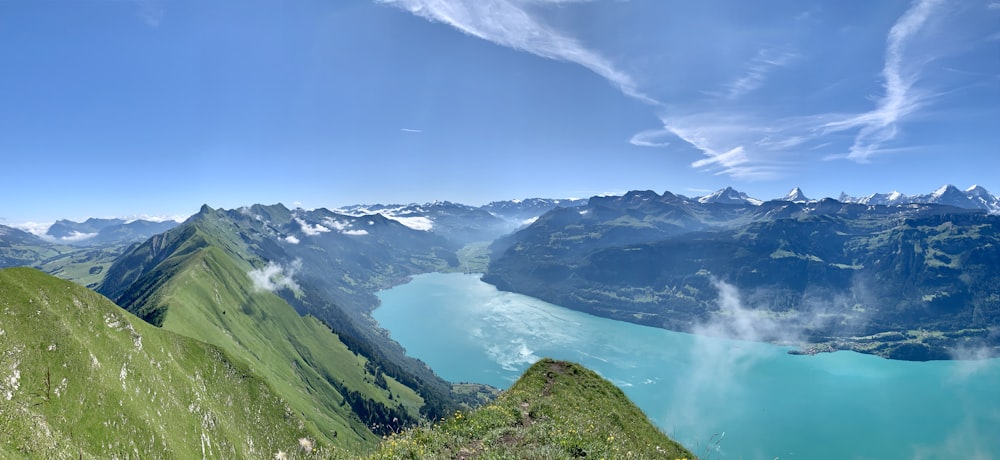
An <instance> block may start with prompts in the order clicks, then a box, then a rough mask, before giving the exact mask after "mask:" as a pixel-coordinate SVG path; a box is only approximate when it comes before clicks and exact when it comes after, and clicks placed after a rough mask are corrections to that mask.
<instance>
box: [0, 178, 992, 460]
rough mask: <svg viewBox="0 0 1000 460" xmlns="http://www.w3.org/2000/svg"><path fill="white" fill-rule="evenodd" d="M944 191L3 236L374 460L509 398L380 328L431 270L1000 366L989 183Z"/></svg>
mask: <svg viewBox="0 0 1000 460" xmlns="http://www.w3.org/2000/svg"><path fill="white" fill-rule="evenodd" d="M942 190H945V191H946V192H948V193H944V192H942V193H940V194H938V195H940V196H942V197H947V198H948V199H949V200H950V201H949V203H950V204H938V203H934V202H932V201H933V200H934V196H935V195H934V194H931V195H928V196H927V197H925V198H924V199H923V201H927V202H926V203H914V202H906V203H898V204H863V203H860V202H857V201H858V200H854V201H851V200H849V199H846V198H845V200H844V201H838V200H833V199H823V200H808V199H807V198H805V196H804V194H802V192H801V190H799V191H798V192H797V193H795V191H793V193H792V194H790V195H789V196H788V197H785V198H784V199H778V200H771V201H763V200H756V199H751V198H749V197H747V196H746V195H745V194H742V193H740V192H737V191H735V190H732V189H723V190H720V191H718V192H716V193H714V194H710V195H706V196H704V197H697V198H688V197H685V196H682V195H676V194H673V193H670V192H665V193H663V194H662V195H661V194H658V193H655V192H648V191H647V192H642V191H634V192H629V193H627V194H625V195H622V196H595V197H592V198H590V199H589V200H549V199H532V200H511V201H505V202H493V203H490V204H488V205H485V206H467V205H462V204H457V203H450V202H434V203H426V204H423V205H416V204H411V205H357V206H349V207H345V208H339V209H333V210H329V209H325V208H318V209H312V210H305V209H301V208H295V209H290V208H288V207H285V206H284V205H282V204H274V205H260V204H257V205H252V206H246V207H240V208H236V209H229V210H227V209H216V208H212V207H210V206H208V205H205V206H203V207H202V208H201V209H200V210H199V211H198V212H197V213H196V214H194V215H192V216H191V217H189V218H188V219H186V220H185V221H184V222H182V223H178V222H165V223H145V224H136V223H134V222H133V223H131V224H130V223H129V222H126V221H124V220H111V219H107V220H89V221H87V222H85V223H74V222H71V221H60V222H58V223H57V224H58V225H56V224H54V225H52V226H51V227H49V229H48V232H49V233H46V234H42V235H38V234H32V233H29V232H26V231H22V230H19V229H15V228H10V227H0V266H14V267H17V266H28V267H34V268H36V269H39V270H42V271H44V272H47V273H49V274H51V275H55V276H58V277H61V278H64V279H66V280H68V281H72V282H75V283H77V284H78V285H82V286H85V287H88V288H91V289H93V290H94V291H96V292H97V293H99V294H101V295H103V296H105V297H106V298H107V299H110V301H112V302H114V304H117V306H118V307H120V308H122V309H124V311H127V312H128V313H124V312H123V314H134V315H135V317H134V318H135V321H139V320H142V321H145V322H146V323H148V324H150V325H151V326H155V327H156V329H155V330H156V331H162V332H163V333H169V334H175V335H177V336H178V337H184V338H186V339H188V340H193V341H195V342H196V343H198V344H202V345H199V346H205V347H209V348H210V349H212V350H218V351H219V353H222V354H223V356H224V357H225V359H227V360H230V361H232V362H234V363H239V364H238V365H239V366H246V368H247V369H251V371H250V372H251V373H252V376H253V378H254V379H259V381H260V382H264V384H265V385H266V386H267V387H268V388H269V389H270V391H273V392H274V394H275V395H277V396H276V397H277V398H279V399H280V402H281V404H285V405H286V406H285V407H286V409H285V410H284V412H285V413H286V416H287V417H293V418H294V419H295V420H297V422H296V424H297V426H299V431H298V432H296V434H294V435H291V434H283V435H281V436H283V437H296V436H297V438H296V439H298V438H303V439H308V440H310V442H314V443H316V445H317V446H329V447H331V448H335V449H334V450H332V451H331V450H327V451H326V452H327V453H328V454H329V455H334V456H336V455H341V454H343V455H356V454H358V453H363V452H369V451H371V450H372V449H375V446H377V445H379V442H380V440H381V439H382V438H383V437H384V436H388V435H392V434H394V433H398V432H400V430H402V429H404V428H406V427H413V426H420V424H421V423H426V421H440V420H445V419H449V418H451V417H454V416H455V415H454V414H456V411H459V412H461V411H468V410H470V409H471V408H473V407H477V406H480V405H481V404H483V403H484V401H489V400H491V399H492V398H493V397H495V396H494V395H495V390H494V389H491V388H490V387H487V386H483V385H478V384H473V385H469V384H463V385H455V384H453V383H452V382H449V381H447V380H445V379H443V378H441V377H440V376H439V375H438V374H437V373H435V370H436V369H435V368H434V367H433V366H428V364H427V363H425V362H423V361H421V360H419V359H417V358H415V357H414V356H413V355H411V354H409V353H407V350H406V349H404V347H403V346H402V345H400V343H398V342H397V341H395V340H393V338H392V337H391V336H390V333H389V332H388V331H386V330H385V329H383V328H382V326H380V325H379V323H378V322H376V321H375V320H374V319H373V318H372V312H373V311H374V310H375V309H376V308H377V307H378V306H379V304H380V300H379V298H378V296H377V294H378V293H379V292H380V291H383V290H385V289H388V288H392V287H394V286H398V285H400V284H403V283H407V282H408V281H409V280H411V279H412V278H413V277H414V276H420V275H424V274H428V273H483V276H482V279H483V281H485V282H487V283H490V284H492V285H495V286H496V287H497V288H499V289H500V290H503V291H512V292H519V293H523V294H527V295H530V296H531V297H535V298H538V299H542V300H546V301H549V302H552V303H555V304H558V305H561V306H564V307H567V308H570V309H574V310H577V311H580V312H584V313H588V314H593V315H597V316H601V317H605V318H609V319H612V320H616V321H625V322H629V323H637V324H641V325H647V326H653V327H656V328H662V329H668V330H673V331H681V332H691V333H695V334H698V335H706V336H717V337H730V338H739V339H743V340H751V341H758V342H771V343H780V344H785V345H797V346H799V347H800V348H799V349H798V350H791V351H790V352H791V353H802V354H813V353H817V352H823V351H834V350H854V351H859V352H862V353H870V354H875V355H879V356H882V357H886V358H891V359H899V360H912V361H924V360H942V359H944V360H948V359H965V358H970V357H976V358H983V357H987V356H993V355H996V354H997V351H998V349H1000V339H998V337H1000V333H998V321H1000V300H998V299H1000V290H998V287H1000V272H998V271H997V269H996V267H997V266H1000V264H998V263H997V261H998V260H1000V252H998V249H997V248H1000V241H998V240H997V238H998V233H997V231H996V230H997V224H998V223H1000V221H998V218H997V216H996V215H994V214H990V213H988V212H987V211H989V210H990V209H988V208H984V207H983V206H989V203H990V202H989V201H988V200H985V199H983V197H985V196H987V195H988V192H985V191H984V190H981V188H979V189H975V190H972V189H970V191H968V192H967V193H964V192H960V191H959V195H961V196H968V197H974V198H976V199H978V200H979V201H975V200H973V199H972V198H969V199H968V202H961V200H960V199H959V198H957V197H956V196H957V195H955V193H952V192H951V191H952V189H949V188H943V189H942ZM956 190H957V189H956ZM963 193H964V194H963ZM984 193H985V194H984ZM988 196H990V197H992V195H988ZM994 201H995V199H994ZM983 203H986V204H983ZM956 204H958V205H962V206H965V207H958V206H957V205H956ZM36 281H37V282H40V283H43V284H44V283H46V282H47V281H43V280H41V279H38V280H35V281H32V282H36ZM28 289H29V290H30V289H31V288H30V287H29V288H28ZM109 304H110V303H109ZM22 306H23V305H22ZM6 337H7V338H8V339H10V338H11V337H13V336H12V335H10V334H8V335H7V336H6ZM16 340H19V341H20V340H24V339H22V338H20V337H19V338H18V339H16ZM536 358H537V357H536ZM98 359H99V360H102V359H101V357H98ZM524 364H529V363H526V362H525V363H520V364H518V366H519V367H518V369H523V368H522V367H520V366H522V365H524ZM234 365H236V364H234ZM12 369H13V368H12ZM33 372H36V373H37V372H40V371H39V370H38V369H36V370H34V371H33ZM478 383H488V382H478ZM494 384H496V383H494ZM240 391H242V390H240ZM21 394H23V392H21ZM11 400H13V399H11ZM21 401H22V403H23V401H25V400H23V399H22V400H21ZM18 407H28V406H18ZM18 410H21V409H18ZM25 410H27V409H25ZM23 413H24V414H29V413H30V412H23ZM41 417H43V418H44V417H47V415H43V416H41ZM9 423H15V422H13V421H9ZM16 423H18V424H20V425H18V426H21V427H28V426H30V424H27V425H26V424H24V423H27V422H23V421H19V422H16ZM661 428H662V426H661ZM20 429H27V428H20ZM63 436H68V435H63ZM157 436H159V435H157ZM164 436H165V435H164ZM219 436H222V435H219ZM226 436H231V435H226ZM255 436H256V435H255ZM262 436H264V435H262ZM24 439H26V438H22V441H14V440H10V442H11V443H12V444H9V445H11V446H15V447H13V448H16V449H21V448H22V447H17V446H18V445H19V444H18V442H23V440H24ZM88 442H89V441H88ZM226 442H227V443H229V444H225V445H227V446H229V445H233V443H234V442H235V441H232V440H230V441H226ZM276 442H277V441H276ZM283 442H284V441H283ZM216 444H217V445H218V444H219V443H218V442H217V443H216ZM273 446H278V444H272V445H269V447H268V449H270V448H271V447H273ZM77 447H78V448H79V449H80V450H81V451H87V452H91V453H92V454H93V453H96V452H101V450H100V448H98V447H94V445H87V446H83V445H78V446H77ZM275 448H277V447H275ZM234 449H235V448H234ZM282 449H285V448H284V447H282ZM336 449H341V450H340V451H339V452H341V454H334V453H331V452H338V451H337V450H336ZM293 450H294V449H293ZM220 452H221V451H220ZM227 452H238V451H237V450H230V451H227ZM94 455H98V456H99V454H94Z"/></svg>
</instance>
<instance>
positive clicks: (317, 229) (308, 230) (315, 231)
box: [294, 217, 330, 236]
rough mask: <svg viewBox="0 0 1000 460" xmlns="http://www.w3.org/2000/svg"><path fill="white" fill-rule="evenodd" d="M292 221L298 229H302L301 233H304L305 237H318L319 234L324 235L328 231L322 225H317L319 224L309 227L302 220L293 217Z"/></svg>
mask: <svg viewBox="0 0 1000 460" xmlns="http://www.w3.org/2000/svg"><path fill="white" fill-rule="evenodd" d="M294 219H295V222H298V224H299V227H301V228H302V233H305V234H306V235H307V236H316V235H319V234H320V233H326V232H329V231H330V229H329V228H326V227H324V226H322V225H319V224H316V225H310V224H309V223H308V222H306V221H304V220H302V219H300V218H298V217H295V218H294Z"/></svg>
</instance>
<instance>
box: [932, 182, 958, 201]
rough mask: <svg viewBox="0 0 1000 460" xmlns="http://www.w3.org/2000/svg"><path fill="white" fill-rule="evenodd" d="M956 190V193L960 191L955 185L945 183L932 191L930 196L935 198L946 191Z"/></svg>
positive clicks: (952, 191) (953, 191) (954, 191)
mask: <svg viewBox="0 0 1000 460" xmlns="http://www.w3.org/2000/svg"><path fill="white" fill-rule="evenodd" d="M956 192H957V193H962V192H961V191H960V190H959V189H958V187H955V186H954V185H951V184H945V185H942V186H941V187H940V188H938V189H937V190H935V191H934V193H931V196H932V197H935V198H940V197H942V196H944V195H945V194H946V193H956Z"/></svg>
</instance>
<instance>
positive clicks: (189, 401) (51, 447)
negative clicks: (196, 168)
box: [0, 268, 309, 458]
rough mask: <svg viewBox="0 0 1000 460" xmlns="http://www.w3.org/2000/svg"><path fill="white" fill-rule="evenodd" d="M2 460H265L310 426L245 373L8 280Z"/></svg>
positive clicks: (93, 297)
mask: <svg viewBox="0 0 1000 460" xmlns="http://www.w3.org/2000/svg"><path fill="white" fill-rule="evenodd" d="M0 312H2V315H0V457H3V458H25V457H32V458H112V457H119V458H129V457H133V458H134V457H141V458H198V457H202V456H203V455H207V456H209V457H215V458H265V457H271V456H273V455H274V454H275V453H276V452H278V451H281V450H283V451H289V452H294V451H295V450H296V449H298V448H299V444H298V439H299V438H302V437H308V436H309V433H308V432H307V430H305V429H304V423H303V421H302V420H301V419H300V418H299V417H297V416H296V415H295V414H294V412H292V411H291V410H289V408H288V406H287V404H286V403H285V402H284V401H283V400H282V399H281V398H279V397H278V396H277V395H276V394H275V393H274V391H272V389H271V387H270V386H269V385H268V384H267V383H266V382H264V381H263V380H262V379H260V378H258V377H256V376H255V375H254V373H253V372H252V371H251V370H250V368H249V367H248V366H247V365H246V363H244V362H242V361H240V360H232V359H230V358H229V357H228V355H227V354H226V353H225V352H223V351H221V350H219V349H217V348H215V347H212V346H209V345H206V344H204V343H200V342H197V341H195V340H192V339H189V338H186V337H182V336H179V335H177V334H173V333H170V332H167V331H163V330H161V329H158V328H155V327H153V326H150V325H148V324H146V323H144V322H143V321H141V320H139V319H138V318H136V317H134V316H132V315H130V314H128V313H127V312H125V311H123V310H121V309H120V308H118V307H117V306H115V305H114V304H112V303H111V302H110V301H108V300H107V299H106V298H104V297H102V296H100V295H98V294H96V293H94V292H92V291H90V290H87V289H85V288H83V287H81V286H78V285H75V284H73V283H71V282H68V281H63V280H59V279H56V278H53V277H50V276H48V275H45V274H43V273H41V272H38V271H35V270H33V269H27V268H14V269H6V270H0Z"/></svg>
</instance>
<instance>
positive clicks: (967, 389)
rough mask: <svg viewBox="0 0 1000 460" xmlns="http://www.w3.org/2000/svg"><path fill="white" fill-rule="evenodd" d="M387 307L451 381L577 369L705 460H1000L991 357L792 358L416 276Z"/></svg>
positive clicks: (444, 278)
mask: <svg viewBox="0 0 1000 460" xmlns="http://www.w3.org/2000/svg"><path fill="white" fill-rule="evenodd" d="M379 297H380V298H381V300H382V305H381V306H380V307H379V308H378V309H377V310H375V312H374V313H373V316H374V317H375V319H376V320H378V321H379V322H380V323H381V325H382V326H383V327H384V328H386V329H388V330H389V331H390V332H391V333H392V337H393V338H394V339H395V340H396V341H398V342H399V343H400V344H402V345H403V346H404V347H405V348H406V349H407V352H408V354H409V355H411V356H414V357H416V358H419V359H422V360H423V361H425V362H427V363H428V364H429V365H430V366H431V367H432V368H433V369H434V370H435V371H436V372H437V373H438V374H439V375H441V376H442V377H444V378H445V379H448V380H451V381H455V382H480V383H488V384H491V385H494V386H497V387H501V388H506V387H508V386H509V385H510V384H511V383H513V382H514V381H515V380H516V379H517V378H518V376H519V375H520V374H521V372H523V371H524V370H525V369H526V368H527V367H528V366H529V365H531V364H532V363H533V362H535V361H536V360H538V359H539V358H542V357H552V358H556V359H566V360H571V361H576V362H579V363H581V364H583V365H585V366H587V367H589V368H591V369H593V370H595V371H597V372H599V373H600V374H601V375H603V376H604V377H605V378H607V379H608V380H610V381H612V382H614V383H615V384H616V385H618V386H619V387H621V388H622V390H624V392H625V393H626V394H627V395H628V396H629V398H631V399H632V400H633V401H634V402H635V403H636V404H638V405H639V407H641V408H642V409H643V411H644V412H645V413H646V414H647V415H648V416H649V417H650V418H651V419H652V420H653V422H654V423H656V424H657V425H658V426H659V427H660V428H661V429H662V430H663V431H664V432H666V433H667V434H668V435H670V436H671V437H673V438H674V439H676V440H678V441H679V442H681V443H683V444H684V445H685V446H687V447H688V448H689V449H691V450H692V451H694V453H695V454H697V455H698V456H699V457H701V458H702V459H707V458H726V459H730V458H731V459H767V460H771V459H774V458H780V459H796V458H798V459H924V458H926V459H932V458H953V459H958V458H961V459H977V458H978V459H993V458H996V459H1000V360H997V359H994V360H980V361H935V362H925V363H916V362H906V361H892V360H886V359H882V358H879V357H876V356H871V355H863V354H859V353H853V352H837V353H824V354H819V355H816V356H795V355H789V354H788V353H787V350H788V349H787V348H784V347H779V346H775V345H770V344H763V343H754V342H743V341H736V340H727V339H720V338H711V337H703V336H694V335H691V334H684V333H679V332H672V331H667V330H663V329H656V328H650V327H645V326H639V325H635V324H630V323H624V322H620V321H614V320H609V319H605V318H599V317H596V316H591V315H587V314H584V313H579V312H576V311H572V310H569V309H566V308H563V307H559V306H556V305H552V304H549V303H546V302H543V301H541V300H538V299H535V298H532V297H527V296H523V295H519V294H513V293H508V292H499V291H497V290H496V289H495V288H494V287H493V286H491V285H489V284H486V283H483V282H482V281H480V280H479V276H478V275H465V274H441V273H432V274H427V275H421V276H417V277H415V278H414V280H413V281H412V282H410V283H408V284H405V285H402V286H397V287H395V288H393V289H390V290H386V291H383V292H381V293H380V294H379ZM723 433H724V434H723ZM720 437H721V440H720ZM716 441H718V442H717V443H716Z"/></svg>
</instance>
